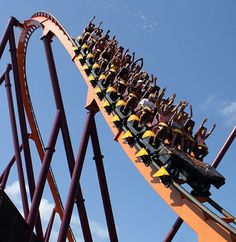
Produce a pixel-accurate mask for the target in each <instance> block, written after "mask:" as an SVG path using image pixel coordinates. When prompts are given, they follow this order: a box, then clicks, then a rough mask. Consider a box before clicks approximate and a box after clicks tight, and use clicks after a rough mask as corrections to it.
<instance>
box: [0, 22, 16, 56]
mask: <svg viewBox="0 0 236 242" xmlns="http://www.w3.org/2000/svg"><path fill="white" fill-rule="evenodd" d="M18 23H19V21H18V20H17V19H16V18H14V17H11V18H10V19H9V21H8V24H7V27H6V29H5V31H4V34H3V37H2V39H1V42H0V59H1V57H2V54H3V51H4V49H5V47H6V44H7V41H8V40H9V36H10V33H11V32H12V31H13V26H14V25H17V24H18Z"/></svg>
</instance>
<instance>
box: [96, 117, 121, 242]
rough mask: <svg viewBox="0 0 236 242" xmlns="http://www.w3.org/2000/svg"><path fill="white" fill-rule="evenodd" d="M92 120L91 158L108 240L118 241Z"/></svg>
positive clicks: (101, 157) (101, 156) (101, 158)
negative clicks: (95, 171) (92, 155)
mask: <svg viewBox="0 0 236 242" xmlns="http://www.w3.org/2000/svg"><path fill="white" fill-rule="evenodd" d="M92 121H93V122H92V125H93V126H92V132H91V140H92V146H93V152H94V158H93V159H94V160H95V164H96V169H97V174H98V180H99V185H100V190H101V195H102V201H103V207H104V211H105V217H106V221H107V227H108V232H109V237H110V241H112V242H118V237H117V232H116V226H115V220H114V216H113V212H112V206H111V200H110V196H109V191H108V185H107V181H106V174H105V169H104V165H103V155H102V154H101V149H100V144H99V139H98V133H97V127H96V123H95V120H94V118H93V120H92Z"/></svg>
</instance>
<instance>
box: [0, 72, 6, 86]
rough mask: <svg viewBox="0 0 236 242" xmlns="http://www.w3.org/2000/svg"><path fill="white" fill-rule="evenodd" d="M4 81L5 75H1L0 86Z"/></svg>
mask: <svg viewBox="0 0 236 242" xmlns="http://www.w3.org/2000/svg"><path fill="white" fill-rule="evenodd" d="M4 80H5V73H3V74H2V76H1V77H0V86H1V85H2V83H3V82H4Z"/></svg>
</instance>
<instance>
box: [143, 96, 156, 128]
mask: <svg viewBox="0 0 236 242" xmlns="http://www.w3.org/2000/svg"><path fill="white" fill-rule="evenodd" d="M155 103H156V95H155V93H151V94H149V96H148V98H142V99H141V101H140V102H139V105H140V106H141V115H140V126H141V125H146V124H147V123H148V122H151V121H152V119H153V118H154V113H155V108H156V105H155Z"/></svg>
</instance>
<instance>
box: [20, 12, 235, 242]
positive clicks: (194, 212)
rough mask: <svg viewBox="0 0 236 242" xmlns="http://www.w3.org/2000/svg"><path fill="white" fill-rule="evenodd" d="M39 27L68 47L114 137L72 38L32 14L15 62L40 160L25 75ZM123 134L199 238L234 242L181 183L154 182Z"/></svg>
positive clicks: (48, 19)
mask: <svg viewBox="0 0 236 242" xmlns="http://www.w3.org/2000/svg"><path fill="white" fill-rule="evenodd" d="M38 28H42V29H43V35H46V34H47V33H49V32H50V33H51V34H52V35H53V36H55V37H56V38H57V39H58V40H59V41H60V43H61V44H62V45H63V46H64V48H65V49H66V50H67V52H68V54H69V55H70V57H71V59H72V61H73V62H74V64H75V65H76V66H77V68H78V69H79V71H80V73H81V74H82V76H83V78H84V80H85V82H86V84H87V85H88V96H89V97H90V98H91V97H92V99H94V100H95V101H96V103H97V105H98V107H99V109H100V111H101V113H102V114H103V116H104V118H105V120H106V122H107V124H108V125H109V127H110V129H111V130H112V132H113V134H114V135H115V136H116V135H117V129H116V128H115V127H114V125H113V124H112V115H108V114H107V113H106V112H105V110H104V108H102V106H103V101H101V100H99V98H98V97H97V96H96V95H95V94H94V90H93V87H92V85H91V84H90V82H89V78H88V76H87V75H86V73H85V72H84V71H83V68H82V66H81V64H80V62H79V60H78V58H77V56H76V54H75V52H74V49H73V48H74V47H75V44H74V41H73V39H72V38H71V37H70V35H69V34H68V33H67V32H66V30H65V29H64V28H63V26H62V25H61V24H60V23H59V22H58V21H57V20H56V18H55V17H53V16H52V15H50V14H49V13H46V12H38V13H35V14H34V15H33V16H32V17H31V18H30V19H29V20H26V21H25V22H24V28H23V29H22V31H21V34H20V38H19V44H18V60H19V63H18V65H19V74H20V82H21V89H22V95H23V101H24V106H25V110H26V114H27V117H28V120H29V125H30V128H31V132H32V133H31V139H32V140H33V141H34V142H35V144H36V147H37V150H38V153H39V156H40V159H41V160H43V157H44V144H43V141H42V138H41V135H40V131H39V128H38V125H37V120H36V117H35V114H34V110H33V105H32V102H31V98H30V92H29V88H28V84H27V76H26V52H27V46H28V43H29V40H30V37H31V35H32V34H33V32H34V31H35V30H36V29H38ZM123 134H124V132H123V133H121V134H119V135H118V136H117V141H118V142H119V143H120V145H121V147H122V148H123V150H124V151H125V152H126V154H127V156H128V157H129V158H130V160H131V161H132V162H133V164H134V165H135V166H136V168H137V169H138V170H139V172H140V173H141V175H142V176H143V177H144V178H145V179H146V180H147V182H148V183H149V184H150V186H151V187H152V188H153V189H154V190H155V191H156V192H157V193H158V194H159V196H160V197H161V198H162V199H163V200H164V201H165V202H166V203H167V204H168V205H169V206H170V207H171V208H172V209H173V210H174V212H175V213H176V214H178V216H180V217H181V218H182V219H183V220H184V221H185V222H186V223H187V224H188V225H189V226H190V227H191V228H192V229H193V230H194V231H195V232H196V233H197V235H198V238H199V241H219V242H220V241H235V235H236V230H235V229H234V228H233V227H232V228H231V226H230V225H228V224H227V223H225V222H224V221H223V220H222V221H221V220H220V218H219V217H218V216H217V215H215V214H214V213H213V212H211V211H210V210H209V209H207V208H206V207H205V206H203V205H202V204H201V203H200V202H199V201H198V200H197V199H195V198H193V197H189V194H188V193H187V192H186V191H185V190H184V189H183V188H182V187H181V186H179V185H178V184H175V183H174V182H173V183H172V185H171V186H170V187H169V188H165V187H164V186H163V184H162V183H160V182H157V183H154V182H153V178H152V176H151V174H152V169H153V167H145V166H144V165H143V163H142V162H140V161H139V160H137V158H136V156H135V155H136V153H137V150H136V149H135V148H134V147H133V148H131V147H129V145H128V144H126V143H124V141H123V139H122V135H123ZM154 169H155V168H154ZM156 169H157V168H156ZM48 182H49V186H50V188H51V191H52V195H53V198H54V200H55V204H56V209H57V212H58V213H59V215H60V216H61V217H62V215H63V205H62V202H61V199H60V195H59V192H58V189H57V186H56V182H55V179H54V176H53V173H52V171H51V170H50V173H49V175H48ZM190 198H191V199H190ZM69 240H70V241H73V240H74V238H73V234H72V233H70V238H69Z"/></svg>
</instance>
